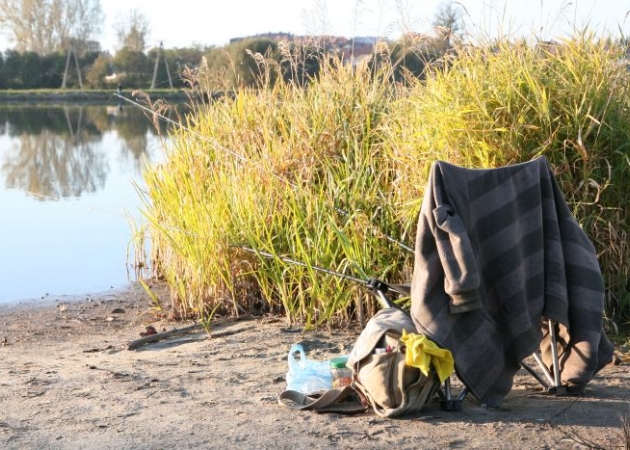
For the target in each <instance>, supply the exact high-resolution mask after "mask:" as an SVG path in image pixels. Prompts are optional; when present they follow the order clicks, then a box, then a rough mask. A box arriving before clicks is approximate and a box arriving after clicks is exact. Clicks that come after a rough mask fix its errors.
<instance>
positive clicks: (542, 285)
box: [411, 157, 613, 406]
mask: <svg viewBox="0 0 630 450" xmlns="http://www.w3.org/2000/svg"><path fill="white" fill-rule="evenodd" d="M411 299H412V306H411V315H412V318H413V320H414V322H415V324H416V326H417V327H418V330H419V331H420V332H421V333H424V334H426V335H427V336H428V337H429V338H430V339H432V340H434V341H435V342H436V343H437V344H438V345H440V346H442V347H444V348H448V349H449V350H451V352H452V353H453V356H454V358H455V367H456V370H457V373H458V376H459V378H460V379H461V380H462V382H464V384H465V385H466V386H467V387H468V388H469V389H470V391H471V392H472V394H473V395H474V396H475V397H476V398H477V399H478V400H479V401H481V402H482V403H484V404H487V405H491V406H500V404H501V402H502V400H503V398H504V397H505V395H506V394H507V393H508V392H509V391H510V389H511V388H512V382H513V381H512V380H513V377H514V374H515V373H516V371H517V370H518V369H519V362H520V361H521V360H522V359H524V358H525V357H527V356H529V355H531V354H532V353H533V352H534V351H535V350H537V349H538V347H539V346H540V345H541V339H542V331H541V323H542V318H543V317H546V318H549V319H551V320H553V321H556V322H557V323H559V324H560V328H561V334H562V335H563V336H566V335H568V336H569V341H568V345H565V346H564V348H562V349H561V360H560V363H561V364H560V369H561V378H562V380H563V382H565V383H566V384H568V385H573V386H578V387H579V386H583V385H584V384H586V383H587V382H588V381H590V379H591V378H592V377H593V376H594V375H595V373H596V372H597V371H598V370H600V369H601V368H602V367H603V366H605V365H606V364H607V363H608V362H609V361H610V360H611V359H612V353H613V347H612V344H611V343H610V341H609V340H608V338H607V337H606V335H605V333H604V331H603V308H604V283H603V279H602V275H601V270H600V268H599V265H598V262H597V258H596V254H595V249H594V247H593V245H592V243H591V242H590V241H589V239H588V237H587V236H586V234H585V233H584V231H583V230H582V229H581V228H580V226H579V224H578V223H577V221H576V220H575V219H574V218H573V216H572V215H571V211H570V210H569V208H568V206H567V204H566V202H565V200H564V198H563V195H562V192H561V191H560V189H559V187H558V185H557V184H556V181H555V178H554V176H553V173H552V172H551V169H550V167H549V164H548V163H547V160H546V159H545V158H544V157H541V158H538V159H535V160H533V161H530V162H527V163H523V164H518V165H513V166H507V167H502V168H497V169H465V168H462V167H457V166H454V165H452V164H448V163H445V162H436V163H434V164H433V167H432V169H431V174H430V178H429V182H428V184H427V189H426V192H425V197H424V202H423V205H422V210H421V212H420V217H419V222H418V233H417V237H416V253H415V265H414V273H413V278H412V285H411ZM543 350H544V349H543Z"/></svg>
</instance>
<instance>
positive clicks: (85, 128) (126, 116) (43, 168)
mask: <svg viewBox="0 0 630 450" xmlns="http://www.w3.org/2000/svg"><path fill="white" fill-rule="evenodd" d="M0 123H2V124H3V125H2V127H0V134H6V135H8V136H9V137H11V138H13V139H12V143H11V148H10V149H9V151H7V152H6V153H5V154H4V157H3V160H2V164H1V166H0V168H1V170H2V173H3V174H4V176H5V183H6V187H7V188H9V189H20V190H23V191H25V192H27V193H28V194H29V195H32V196H34V197H36V198H38V199H40V200H57V199H60V198H67V197H79V196H81V194H83V193H93V192H96V191H98V190H100V189H102V188H103V186H104V184H105V181H106V178H107V173H108V172H109V167H108V158H107V157H106V155H105V154H104V152H107V151H108V149H104V148H102V147H100V146H98V145H97V144H98V143H100V142H101V140H102V138H103V134H104V133H106V132H108V131H112V130H116V132H117V135H118V138H119V139H120V140H121V141H122V142H123V144H124V145H122V146H121V147H120V151H121V154H120V157H121V158H123V159H125V160H127V161H129V162H130V163H131V164H133V166H134V169H135V171H136V172H137V173H139V171H140V168H141V164H142V161H143V158H144V157H145V156H146V151H147V143H148V135H157V131H156V130H155V128H154V127H153V125H152V123H151V122H150V121H149V120H148V119H147V117H145V115H144V113H143V112H142V111H140V110H137V109H135V108H122V107H113V108H111V107H106V106H63V107H27V108H24V107H19V108H3V109H0Z"/></svg>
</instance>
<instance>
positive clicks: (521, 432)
mask: <svg viewBox="0 0 630 450" xmlns="http://www.w3.org/2000/svg"><path fill="white" fill-rule="evenodd" d="M150 304H151V302H150V299H149V298H148V296H147V295H146V294H145V293H144V292H143V290H142V289H141V288H132V289H130V290H129V291H125V292H118V293H110V294H107V295H103V296H96V297H89V298H87V299H85V298H84V299H82V300H76V301H64V302H59V301H57V302H54V301H53V302H51V303H50V304H48V305H44V306H41V305H40V306H37V305H28V304H22V305H18V306H15V307H10V308H9V307H6V306H3V307H2V312H0V405H2V407H1V408H0V448H3V449H44V448H45V449H175V448H178V449H179V448H182V449H183V448H186V449H194V448H200V449H210V448H217V449H218V448H221V449H225V448H239V449H242V448H245V449H250V448H251V449H265V448H270V449H282V448H344V449H346V448H347V449H352V448H357V449H372V448H374V449H377V448H378V449H380V448H385V447H387V448H395V449H420V448H422V449H434V448H435V449H438V448H439V449H443V448H466V449H468V448H483V449H492V448H497V449H499V448H500V449H517V448H518V449H521V448H528V449H564V448H588V447H591V448H593V447H595V448H628V447H626V445H629V444H627V443H626V442H627V441H626V440H625V438H624V436H623V435H622V433H623V427H622V420H623V418H624V417H625V418H626V420H630V374H629V371H628V365H629V360H628V358H627V357H626V356H624V357H623V358H622V360H623V363H622V364H621V365H617V366H614V365H610V366H608V367H606V368H605V369H604V370H603V371H602V372H601V373H600V374H599V375H598V376H597V378H596V379H595V380H594V381H593V382H592V383H591V384H590V385H589V387H588V388H587V392H586V394H585V395H584V396H582V397H554V396H546V395H543V394H542V393H541V391H540V389H539V385H537V384H536V383H535V382H534V380H533V378H531V377H530V376H527V375H524V374H519V375H517V377H516V380H515V386H514V389H513V390H512V392H511V394H510V395H509V397H508V399H507V400H506V401H505V403H504V409H503V410H501V411H490V410H486V409H482V408H481V407H480V406H479V405H478V404H477V403H475V401H474V400H472V399H471V398H470V397H469V398H467V399H466V401H465V402H464V405H463V410H462V411H459V412H447V411H442V410H441V409H440V408H439V405H438V404H437V403H431V404H428V405H427V406H426V408H425V410H424V411H422V412H421V413H420V414H418V415H415V416H411V417H406V418H404V419H382V418H379V417H378V416H376V415H375V414H373V413H365V414H360V415H356V416H341V415H337V414H316V413H313V412H307V411H293V410H290V409H288V408H286V407H283V406H281V405H279V404H278V403H277V396H278V394H279V393H280V392H281V391H282V390H283V389H284V388H285V386H286V381H285V375H286V372H287V352H288V350H289V348H290V346H291V344H294V343H298V342H301V343H302V344H304V346H305V348H306V350H307V353H308V356H310V357H312V358H314V359H328V358H331V357H333V356H338V355H341V354H345V353H347V352H348V351H349V350H350V348H351V346H352V344H353V342H354V340H355V338H356V336H357V335H358V330H348V331H335V332H333V333H332V334H330V333H329V332H327V331H318V332H303V331H301V330H295V329H293V330H288V329H286V328H285V327H286V324H285V323H284V321H283V320H282V319H280V318H271V317H257V318H251V317H250V318H243V319H241V320H238V321H236V320H233V319H224V320H221V321H217V322H216V323H215V324H214V325H213V327H212V330H211V335H209V334H208V333H206V332H204V331H200V332H196V333H191V334H188V335H185V336H182V337H179V338H173V339H169V340H164V341H161V342H159V343H154V344H148V345H145V346H142V347H140V348H138V349H137V350H128V349H127V344H128V343H129V342H131V341H133V340H135V339H138V338H139V337H140V333H141V332H144V331H145V329H146V326H147V325H153V326H154V327H155V328H156V329H157V330H158V331H162V330H171V329H173V328H182V327H184V326H186V325H189V324H185V323H184V324H182V323H173V322H168V321H166V320H161V319H159V317H158V316H156V315H155V314H154V313H152V312H151V310H150ZM455 389H456V390H457V389H458V387H457V386H455ZM626 430H627V429H626Z"/></svg>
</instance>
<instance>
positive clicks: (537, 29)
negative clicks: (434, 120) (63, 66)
mask: <svg viewBox="0 0 630 450" xmlns="http://www.w3.org/2000/svg"><path fill="white" fill-rule="evenodd" d="M180 1H181V6H177V5H178V3H179V2H172V1H169V2H166V1H156V0H101V7H102V8H103V11H104V13H105V21H104V23H103V26H102V33H101V36H100V38H99V39H98V40H100V41H101V46H102V48H103V49H106V50H110V51H111V52H114V51H115V50H116V37H115V33H114V23H115V22H116V21H117V20H118V19H119V18H121V17H125V15H126V14H128V11H129V10H131V9H135V10H137V11H139V12H141V13H142V14H144V16H145V17H146V18H147V19H148V22H149V24H150V28H151V32H150V36H149V39H148V44H149V46H150V47H153V46H156V45H158V44H159V42H163V43H164V46H165V47H166V48H174V47H189V46H192V45H195V44H201V45H214V46H223V45H225V44H227V43H228V42H229V40H230V39H231V38H234V37H242V36H251V35H255V34H260V33H266V32H288V33H293V34H298V35H318V34H330V35H337V36H346V37H359V36H376V37H387V38H394V39H395V38H396V37H398V36H400V35H401V34H402V32H403V31H414V32H429V31H430V29H431V23H432V21H433V19H434V17H435V13H436V11H437V9H438V6H439V5H440V4H441V3H443V1H442V0H228V1H224V0H185V1H182V0H180ZM454 3H455V4H456V5H459V6H461V7H462V8H463V11H464V14H463V16H464V19H465V22H466V30H467V32H468V33H470V34H471V35H472V36H476V37H479V36H483V37H494V36H496V35H497V34H498V33H500V34H501V35H502V36H510V37H517V36H525V37H532V36H535V37H536V38H540V39H543V40H551V39H558V38H563V37H567V36H569V35H570V34H571V32H572V30H574V29H575V28H576V27H577V28H583V27H584V26H587V25H588V26H589V28H590V29H592V30H594V31H596V32H597V33H598V34H602V33H613V34H615V35H619V26H621V29H622V30H623V33H624V35H628V34H630V17H627V15H628V11H630V2H627V1H625V0H572V1H567V0H460V1H458V2H454ZM10 46H11V45H10V44H9V41H8V40H7V39H6V38H2V37H0V50H1V49H6V48H9V47H10Z"/></svg>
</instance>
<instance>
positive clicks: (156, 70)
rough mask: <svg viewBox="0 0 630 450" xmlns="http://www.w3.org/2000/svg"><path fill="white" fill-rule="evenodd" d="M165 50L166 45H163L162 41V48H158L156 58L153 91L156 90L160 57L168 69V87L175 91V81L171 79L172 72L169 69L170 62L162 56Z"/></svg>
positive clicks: (152, 83)
mask: <svg viewBox="0 0 630 450" xmlns="http://www.w3.org/2000/svg"><path fill="white" fill-rule="evenodd" d="M163 49H164V45H163V44H162V41H160V46H159V47H158V52H157V56H156V58H155V67H154V68H153V79H152V80H151V89H155V84H156V81H157V73H158V67H159V65H160V56H162V57H163V58H164V66H165V67H166V76H168V85H169V86H170V87H171V89H173V80H172V79H171V71H170V70H169V69H168V61H167V60H166V56H164V55H163V54H162V52H163Z"/></svg>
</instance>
